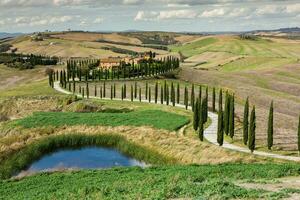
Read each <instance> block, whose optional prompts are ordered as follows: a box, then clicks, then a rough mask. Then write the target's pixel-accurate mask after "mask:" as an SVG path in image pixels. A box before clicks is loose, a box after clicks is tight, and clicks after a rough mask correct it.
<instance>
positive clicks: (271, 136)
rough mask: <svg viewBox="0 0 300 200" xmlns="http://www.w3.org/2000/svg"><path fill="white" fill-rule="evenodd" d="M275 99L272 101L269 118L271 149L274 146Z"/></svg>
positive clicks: (269, 144) (269, 142)
mask: <svg viewBox="0 0 300 200" xmlns="http://www.w3.org/2000/svg"><path fill="white" fill-rule="evenodd" d="M273 110H274V107H273V101H272V102H271V105H270V112H269V120H268V149H269V150H271V149H272V146H273V132H274V129H273V120H274V119H273Z"/></svg>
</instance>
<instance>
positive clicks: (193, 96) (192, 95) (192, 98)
mask: <svg viewBox="0 0 300 200" xmlns="http://www.w3.org/2000/svg"><path fill="white" fill-rule="evenodd" d="M194 104H195V86H194V84H192V90H191V107H192V110H193V111H194Z"/></svg>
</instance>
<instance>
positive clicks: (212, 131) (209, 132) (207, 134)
mask: <svg viewBox="0 0 300 200" xmlns="http://www.w3.org/2000/svg"><path fill="white" fill-rule="evenodd" d="M53 88H54V89H55V90H56V91H58V92H60V93H64V94H73V93H72V92H70V91H67V90H65V89H63V88H62V87H61V86H60V84H59V82H54V87H53ZM76 95H77V96H81V95H78V94H76ZM90 98H91V99H100V97H95V96H90ZM102 99H107V100H110V98H102ZM115 100H121V99H116V98H115ZM124 101H125V99H124ZM126 101H130V100H129V99H126ZM134 101H136V102H139V100H136V99H135V100H134ZM142 102H145V103H153V104H154V103H155V102H154V101H151V102H149V101H148V100H142ZM175 106H176V107H180V108H183V109H185V106H184V105H182V104H176V105H175ZM189 109H191V108H190V107H189ZM208 117H209V118H210V119H211V124H210V126H209V127H208V128H206V129H205V131H204V138H205V139H206V140H207V141H209V142H210V143H212V144H214V145H217V146H219V144H218V142H217V130H218V115H217V114H215V113H213V112H208ZM222 148H225V149H229V150H233V151H238V152H243V153H249V154H250V153H251V152H250V150H249V149H248V148H246V147H240V146H236V145H233V144H230V143H228V142H226V141H224V143H223V146H222ZM253 154H254V155H258V156H264V157H269V158H277V159H283V160H290V161H296V162H300V157H296V156H285V155H279V154H274V153H269V152H263V151H254V152H253Z"/></svg>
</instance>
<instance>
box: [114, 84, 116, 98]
mask: <svg viewBox="0 0 300 200" xmlns="http://www.w3.org/2000/svg"><path fill="white" fill-rule="evenodd" d="M114 98H116V84H114Z"/></svg>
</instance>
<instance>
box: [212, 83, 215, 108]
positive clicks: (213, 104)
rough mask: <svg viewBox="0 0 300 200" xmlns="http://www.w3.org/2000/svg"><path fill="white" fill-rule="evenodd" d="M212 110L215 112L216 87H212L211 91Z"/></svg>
mask: <svg viewBox="0 0 300 200" xmlns="http://www.w3.org/2000/svg"><path fill="white" fill-rule="evenodd" d="M212 111H213V112H216V89H215V87H214V88H213V93H212Z"/></svg>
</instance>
